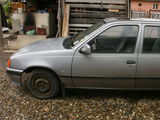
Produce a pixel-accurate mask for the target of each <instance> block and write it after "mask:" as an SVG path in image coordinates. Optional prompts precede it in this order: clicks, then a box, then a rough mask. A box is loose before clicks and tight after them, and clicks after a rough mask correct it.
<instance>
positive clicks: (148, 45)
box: [136, 25, 160, 89]
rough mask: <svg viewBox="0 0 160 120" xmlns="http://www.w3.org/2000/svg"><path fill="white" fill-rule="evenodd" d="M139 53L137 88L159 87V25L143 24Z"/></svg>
mask: <svg viewBox="0 0 160 120" xmlns="http://www.w3.org/2000/svg"><path fill="white" fill-rule="evenodd" d="M143 29H144V32H143V38H142V41H141V42H142V43H141V53H139V55H138V65H137V75H136V77H137V79H136V87H137V88H147V89H148V88H149V89H150V88H153V89H157V88H158V89H159V88H160V26H155V25H143Z"/></svg>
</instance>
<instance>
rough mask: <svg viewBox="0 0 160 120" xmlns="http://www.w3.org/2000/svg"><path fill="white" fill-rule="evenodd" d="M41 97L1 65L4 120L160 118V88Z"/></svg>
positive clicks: (0, 116) (1, 114)
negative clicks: (15, 80) (19, 84)
mask: <svg viewBox="0 0 160 120" xmlns="http://www.w3.org/2000/svg"><path fill="white" fill-rule="evenodd" d="M66 93H67V94H66V97H65V98H61V97H59V98H56V99H49V100H41V99H37V98H35V97H33V96H31V94H30V93H29V92H27V91H26V90H25V89H22V88H21V87H17V86H15V85H13V84H11V82H10V79H9V78H8V77H7V75H6V72H5V70H3V69H1V68H0V120H35V119H37V120H158V119H159V120H160V91H113V90H112V91H111V90H67V92H66Z"/></svg>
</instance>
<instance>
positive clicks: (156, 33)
mask: <svg viewBox="0 0 160 120" xmlns="http://www.w3.org/2000/svg"><path fill="white" fill-rule="evenodd" d="M142 52H143V53H160V27H159V26H146V27H145V29H144V38H143V49H142Z"/></svg>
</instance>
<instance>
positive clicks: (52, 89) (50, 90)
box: [27, 69, 59, 99]
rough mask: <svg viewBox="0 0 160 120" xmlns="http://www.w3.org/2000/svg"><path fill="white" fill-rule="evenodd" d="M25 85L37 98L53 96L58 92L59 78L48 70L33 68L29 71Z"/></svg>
mask: <svg viewBox="0 0 160 120" xmlns="http://www.w3.org/2000/svg"><path fill="white" fill-rule="evenodd" d="M27 87H28V89H29V90H30V92H31V93H32V95H34V96H35V97H37V98H42V99H47V98H53V97H56V96H57V94H58V92H59V80H58V78H57V76H55V75H54V74H53V73H52V72H50V71H48V70H42V69H41V70H35V71H33V72H32V73H31V77H30V79H29V80H28V82H27Z"/></svg>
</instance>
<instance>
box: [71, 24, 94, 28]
mask: <svg viewBox="0 0 160 120" xmlns="http://www.w3.org/2000/svg"><path fill="white" fill-rule="evenodd" d="M92 25H93V24H69V27H80V28H83V27H84V28H87V27H91V26H92Z"/></svg>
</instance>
